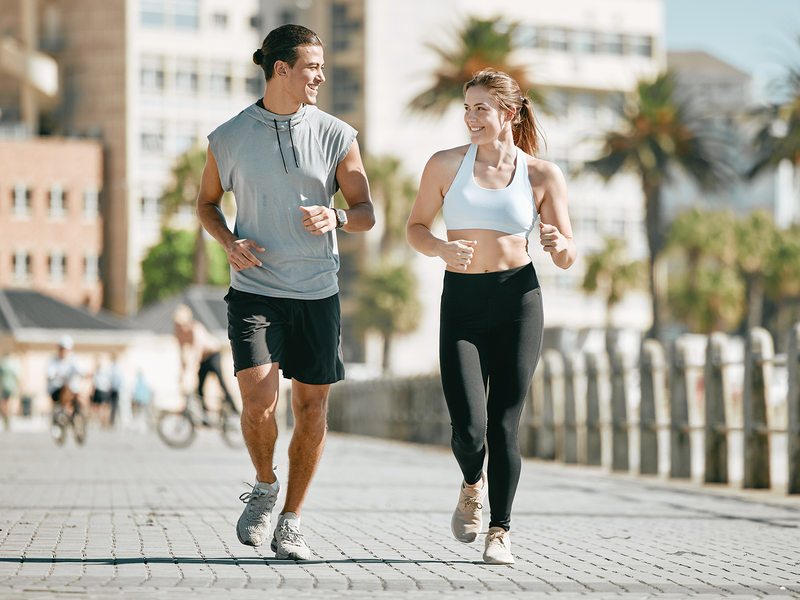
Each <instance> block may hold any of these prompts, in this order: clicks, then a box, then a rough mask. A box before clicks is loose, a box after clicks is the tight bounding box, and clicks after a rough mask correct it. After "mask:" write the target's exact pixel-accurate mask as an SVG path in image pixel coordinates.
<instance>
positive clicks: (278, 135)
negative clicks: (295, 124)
mask: <svg viewBox="0 0 800 600" xmlns="http://www.w3.org/2000/svg"><path fill="white" fill-rule="evenodd" d="M272 122H273V123H275V135H276V136H277V137H278V150H280V151H281V160H282V161H283V170H284V171H286V172H287V173H288V172H289V169H288V168H287V167H286V158H285V157H284V156H283V146H281V134H280V132H279V131H278V120H277V119H272ZM289 141H290V142H291V144H292V154H293V155H294V164H295V166H296V167H297V168H298V169H299V168H300V163H299V162H297V152H296V151H295V149H294V138H293V137H292V122H291V121H289Z"/></svg>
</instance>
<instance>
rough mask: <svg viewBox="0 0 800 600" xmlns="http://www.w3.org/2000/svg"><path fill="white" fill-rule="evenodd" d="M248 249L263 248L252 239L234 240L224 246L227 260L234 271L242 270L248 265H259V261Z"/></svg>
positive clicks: (257, 249)
mask: <svg viewBox="0 0 800 600" xmlns="http://www.w3.org/2000/svg"><path fill="white" fill-rule="evenodd" d="M250 250H255V251H256V252H264V248H262V247H261V246H259V245H258V244H257V243H255V242H254V241H253V240H234V241H233V242H231V244H230V245H229V246H227V247H225V254H227V255H228V262H229V263H230V264H231V266H232V267H233V270H234V271H243V270H244V269H249V268H250V267H260V266H261V261H260V260H258V259H257V258H256V257H255V255H253V253H252V252H250Z"/></svg>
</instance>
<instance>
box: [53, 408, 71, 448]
mask: <svg viewBox="0 0 800 600" xmlns="http://www.w3.org/2000/svg"><path fill="white" fill-rule="evenodd" d="M50 436H51V437H52V438H53V441H54V442H55V443H56V444H57V445H59V446H63V445H64V442H65V441H66V440H67V415H65V414H64V411H62V410H58V411H56V412H54V413H53V422H52V423H51V424H50Z"/></svg>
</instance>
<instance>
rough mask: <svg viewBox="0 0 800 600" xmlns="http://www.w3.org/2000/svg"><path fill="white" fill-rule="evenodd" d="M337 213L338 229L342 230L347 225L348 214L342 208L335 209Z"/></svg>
mask: <svg viewBox="0 0 800 600" xmlns="http://www.w3.org/2000/svg"><path fill="white" fill-rule="evenodd" d="M333 210H334V212H335V213H336V229H341V228H342V227H344V226H345V225H347V214H346V213H345V212H344V211H343V210H342V209H341V208H334V209H333Z"/></svg>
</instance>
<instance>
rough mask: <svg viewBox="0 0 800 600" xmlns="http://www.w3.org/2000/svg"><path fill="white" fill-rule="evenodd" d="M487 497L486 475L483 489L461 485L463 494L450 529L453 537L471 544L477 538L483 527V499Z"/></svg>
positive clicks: (483, 474) (482, 479) (482, 477)
mask: <svg viewBox="0 0 800 600" xmlns="http://www.w3.org/2000/svg"><path fill="white" fill-rule="evenodd" d="M485 496H486V473H482V474H481V487H479V488H471V487H467V486H466V484H464V483H463V482H462V483H461V493H460V494H459V496H458V504H457V505H456V510H455V512H453V518H452V520H451V521H450V529H451V530H452V532H453V536H454V537H455V538H456V539H457V540H458V541H459V542H464V543H465V544H469V543H470V542H474V541H475V538H476V537H478V534H479V533H480V531H481V527H482V526H483V518H482V516H481V510H483V499H484V497H485Z"/></svg>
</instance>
